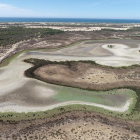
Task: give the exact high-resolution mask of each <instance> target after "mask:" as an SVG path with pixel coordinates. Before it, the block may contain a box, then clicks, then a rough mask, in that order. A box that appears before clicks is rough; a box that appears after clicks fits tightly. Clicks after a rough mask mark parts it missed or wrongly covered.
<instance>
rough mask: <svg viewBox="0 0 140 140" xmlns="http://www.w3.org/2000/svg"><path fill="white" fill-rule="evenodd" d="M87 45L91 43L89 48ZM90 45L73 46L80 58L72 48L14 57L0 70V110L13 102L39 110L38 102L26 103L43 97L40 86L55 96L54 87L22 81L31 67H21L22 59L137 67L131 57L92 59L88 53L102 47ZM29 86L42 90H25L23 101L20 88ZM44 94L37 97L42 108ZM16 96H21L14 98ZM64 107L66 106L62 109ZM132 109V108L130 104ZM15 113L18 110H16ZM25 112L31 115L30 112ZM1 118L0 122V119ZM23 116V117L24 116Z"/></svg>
mask: <svg viewBox="0 0 140 140" xmlns="http://www.w3.org/2000/svg"><path fill="white" fill-rule="evenodd" d="M91 42H93V44H92V43H91ZM99 42H100V41H99ZM101 42H102V43H104V41H101ZM109 42H110V41H109ZM111 42H112V40H111ZM94 43H95V42H94V41H90V43H89V45H87V44H88V42H83V43H81V44H79V45H78V46H76V45H75V46H73V47H76V49H82V50H81V54H80V56H76V55H77V54H78V55H79V51H80V50H78V52H76V51H75V49H73V47H70V48H66V49H65V48H64V49H62V50H57V51H55V50H54V51H52V52H44V51H29V52H28V51H27V52H25V53H23V54H21V55H19V56H18V55H16V56H15V58H14V59H13V61H12V62H11V63H10V64H9V65H8V66H7V67H4V68H1V69H0V71H1V83H2V86H1V91H2V92H1V96H2V97H3V99H5V101H2V100H1V107H2V108H4V106H6V110H8V109H7V107H8V106H11V105H15V106H17V105H16V104H14V103H13V101H14V102H16V103H18V104H20V105H24V104H26V105H30V106H36V107H37V106H42V105H43V104H39V101H38V102H34V103H35V104H32V103H31V102H30V101H31V100H30V99H32V97H34V101H35V100H36V99H35V98H38V93H40V92H44V93H45V92H46V91H47V89H45V88H44V86H46V85H47V86H48V87H49V93H51V94H52V95H53V94H54V95H56V90H57V88H58V87H56V86H53V85H50V84H46V83H42V82H40V81H36V80H32V79H29V78H26V77H24V75H23V73H24V71H25V70H26V69H28V68H30V67H31V65H30V64H25V63H24V62H23V60H24V59H27V58H41V59H47V60H52V61H54V60H55V61H56V60H57V61H62V60H92V61H96V62H98V60H99V59H100V61H101V60H102V61H104V60H105V59H110V58H111V61H112V58H114V62H115V61H118V60H119V61H122V60H121V59H123V61H124V62H125V61H127V62H129V61H131V62H132V64H135V63H139V60H137V59H136V57H133V58H125V57H123V56H119V57H118V56H115V54H113V55H114V56H108V55H109V52H106V54H107V55H105V54H102V56H101V54H100V55H99V56H97V55H95V54H93V53H90V51H91V52H94V51H93V49H95V48H96V50H98V49H97V48H100V49H101V45H102V43H101V45H100V43H98V45H97V44H96V45H95V44H94ZM80 45H83V47H84V46H85V45H87V46H88V47H89V49H88V48H87V46H85V48H84V49H83V47H81V46H80ZM69 49H70V50H71V51H69ZM85 49H86V51H85ZM138 49H139V48H137V49H136V50H138ZM72 50H73V51H74V52H75V54H73V51H72ZM66 52H69V53H70V54H66ZM89 53H90V56H88V55H89ZM94 53H95V52H94ZM85 54H86V56H85ZM74 55H75V56H74ZM83 55H84V56H83ZM17 56H18V57H17ZM137 56H139V55H137ZM16 57H17V58H16ZM137 58H138V57H137ZM122 65H123V63H122ZM129 65H130V63H129ZM116 66H118V64H116ZM15 68H16V70H15ZM10 77H11V78H10ZM7 79H8V81H7ZM33 82H37V84H40V85H42V88H37V85H35V89H33V90H31V89H30V88H27V89H26V90H27V91H30V93H31V94H30V98H29V97H28V96H26V97H24V95H26V94H24V91H26V90H25V89H24V90H23V89H22V88H24V86H25V87H27V85H29V86H31V85H32V86H33V85H34V84H32V83H33ZM27 83H28V84H27ZM16 85H17V86H16ZM32 86H31V87H32ZM52 87H54V88H53V90H52ZM20 88H21V89H22V90H21V89H20ZM61 88H62V89H63V87H61ZM5 89H7V90H5ZM54 89H55V90H54ZM73 90H74V91H76V90H77V89H73ZM15 91H16V92H15ZM27 91H26V92H27ZM52 91H55V92H52ZM86 92H87V91H86ZM19 93H20V94H19ZM44 93H42V94H41V96H40V97H39V99H40V103H44V105H46V104H45V103H46V101H47V100H45V99H44V97H45V96H46V95H45V94H44ZM8 94H9V95H11V97H12V98H10V100H11V101H12V103H11V101H10V100H9V99H8V98H7V97H8V96H9V95H8ZM70 94H71V93H70ZM134 94H135V93H134ZM134 94H133V95H134ZM18 95H22V96H18ZM44 95H45V96H44ZM48 96H49V95H47V96H46V97H47V98H48ZM18 97H19V98H20V100H19V98H18ZM133 97H134V100H136V96H135V95H134V96H133ZM67 98H68V97H67ZM26 99H29V101H28V100H26ZM129 99H130V98H129ZM42 100H44V101H43V102H41V101H42ZM57 100H58V99H57ZM24 101H26V102H24ZM27 101H28V103H27ZM49 101H50V102H51V103H52V102H55V103H57V101H56V98H55V99H52V100H49ZM49 101H47V102H48V103H49ZM123 102H124V101H123ZM9 103H10V104H9ZM99 103H100V102H99ZM7 105H8V106H7ZM87 105H88V104H87ZM68 106H69V105H68ZM68 106H66V108H67V107H68ZM132 106H133V107H134V104H133V105H132ZM74 107H75V108H76V110H82V108H84V105H74ZM133 107H131V109H134V108H133ZM12 108H14V106H12ZM85 108H87V110H89V111H90V109H88V108H91V110H93V108H92V107H91V106H87V107H85ZM20 109H21V108H20ZM106 109H107V108H106ZM17 110H19V108H18V109H17ZM54 110H57V111H58V110H59V108H56V109H54ZM68 110H69V109H68ZM70 110H71V109H70ZM73 110H75V109H74V108H73ZM94 110H96V111H97V110H98V111H97V112H101V113H107V114H112V113H110V111H107V110H105V111H104V109H101V108H98V107H94ZM24 111H25V110H24ZM38 111H39V110H38ZM40 111H41V110H40ZM29 112H31V110H30V111H29ZM52 112H54V111H52ZM58 112H59V111H58ZM60 112H61V111H60ZM113 113H114V114H115V112H113ZM127 113H128V112H126V113H124V114H125V115H124V116H125V117H126V116H127V115H126V114H127ZM129 113H130V112H129ZM6 114H11V113H10V112H9V113H6ZM6 114H5V115H6ZM15 114H16V113H15ZM21 114H22V115H23V113H21ZM31 114H33V113H31ZM118 114H119V113H118ZM5 115H4V116H5ZM16 115H17V114H16ZM119 115H120V114H119ZM119 115H118V116H119ZM2 116H3V114H1V117H2ZM4 116H3V117H2V118H4ZM14 116H15V115H14ZM19 116H20V114H19ZM23 116H25V114H24V115H23ZM120 116H121V115H120ZM125 117H124V118H125ZM9 118H10V117H8V118H7V119H9ZM12 118H14V117H12ZM23 118H24V117H23ZM122 118H123V117H122ZM126 118H129V117H126Z"/></svg>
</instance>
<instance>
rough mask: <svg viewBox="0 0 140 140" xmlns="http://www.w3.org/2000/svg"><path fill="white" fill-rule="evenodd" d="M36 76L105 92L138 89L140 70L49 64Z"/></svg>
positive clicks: (39, 69) (82, 64) (36, 72)
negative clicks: (124, 88) (125, 88)
mask: <svg viewBox="0 0 140 140" xmlns="http://www.w3.org/2000/svg"><path fill="white" fill-rule="evenodd" d="M34 74H35V75H36V76H37V77H38V78H39V79H41V80H43V81H46V82H51V83H54V84H58V85H66V86H72V87H78V88H83V89H94V90H105V89H112V88H118V87H132V86H134V87H138V86H139V85H140V68H139V67H135V68H128V69H117V68H114V69H113V68H109V67H101V66H98V65H94V64H89V63H82V62H78V63H75V64H72V65H70V66H67V65H61V64H49V65H45V66H42V67H39V68H37V69H36V70H35V71H34Z"/></svg>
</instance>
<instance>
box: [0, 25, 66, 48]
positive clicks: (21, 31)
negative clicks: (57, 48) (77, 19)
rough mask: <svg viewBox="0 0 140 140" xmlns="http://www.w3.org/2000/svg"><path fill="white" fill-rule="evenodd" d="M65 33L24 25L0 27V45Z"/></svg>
mask: <svg viewBox="0 0 140 140" xmlns="http://www.w3.org/2000/svg"><path fill="white" fill-rule="evenodd" d="M60 33H64V31H61V30H56V29H50V28H46V29H40V28H35V29H34V28H33V29H32V28H22V27H9V28H0V46H7V45H11V44H15V43H17V42H19V41H23V40H29V39H34V38H38V37H40V38H43V37H47V36H48V35H55V34H60Z"/></svg>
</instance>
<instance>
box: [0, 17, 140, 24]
mask: <svg viewBox="0 0 140 140" xmlns="http://www.w3.org/2000/svg"><path fill="white" fill-rule="evenodd" d="M0 22H75V23H140V19H139V20H135V19H86V18H8V17H0Z"/></svg>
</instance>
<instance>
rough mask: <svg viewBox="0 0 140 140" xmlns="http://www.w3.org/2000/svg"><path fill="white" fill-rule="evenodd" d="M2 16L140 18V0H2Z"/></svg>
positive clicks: (0, 5) (0, 12)
mask: <svg viewBox="0 0 140 140" xmlns="http://www.w3.org/2000/svg"><path fill="white" fill-rule="evenodd" d="M0 17H58V18H59V17H60V18H125V19H140V0H0Z"/></svg>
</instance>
